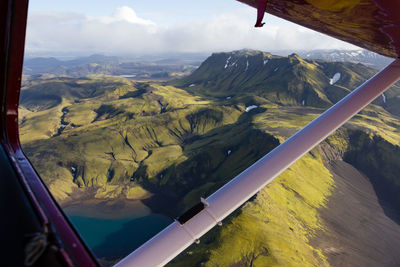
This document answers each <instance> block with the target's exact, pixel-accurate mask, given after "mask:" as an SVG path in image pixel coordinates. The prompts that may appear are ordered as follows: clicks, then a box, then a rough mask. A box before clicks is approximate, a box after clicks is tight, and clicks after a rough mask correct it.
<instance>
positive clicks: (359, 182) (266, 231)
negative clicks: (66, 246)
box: [19, 50, 400, 266]
mask: <svg viewBox="0 0 400 267" xmlns="http://www.w3.org/2000/svg"><path fill="white" fill-rule="evenodd" d="M374 73H375V70H373V69H370V68H368V67H365V66H364V65H362V64H355V63H348V62H326V61H322V60H308V59H307V60H306V59H303V58H301V57H299V56H298V55H296V54H292V55H290V56H288V57H281V56H275V55H272V54H269V53H265V52H260V51H253V50H240V51H233V52H229V53H214V54H213V55H211V56H210V57H209V58H207V59H206V60H205V61H204V62H203V63H202V64H201V65H200V67H199V68H198V69H196V70H195V71H194V72H193V73H191V74H190V75H188V76H186V77H184V78H182V79H178V80H174V81H169V82H156V81H146V82H144V81H141V82H136V81H133V80H129V79H126V78H123V77H116V76H110V75H88V76H86V77H83V78H71V77H53V78H49V79H40V78H33V79H32V80H31V81H30V82H29V83H27V84H26V85H25V87H24V88H23V90H22V93H21V105H20V112H19V116H20V138H21V141H22V143H23V148H24V152H25V153H26V154H27V155H28V156H29V159H30V160H31V162H32V163H33V164H34V166H35V168H36V169H37V171H38V172H39V173H40V175H41V177H42V178H43V179H44V181H45V182H46V184H47V185H48V186H49V188H50V191H51V192H52V193H53V195H54V196H55V198H56V199H57V200H58V201H60V203H61V205H63V206H68V205H71V203H75V204H76V203H79V204H81V203H83V202H85V201H87V200H90V201H95V200H101V201H104V202H105V203H108V202H107V201H110V200H115V199H117V200H120V201H124V200H135V201H140V202H141V203H143V204H145V205H146V206H148V207H150V208H151V210H152V211H154V212H156V213H163V214H166V215H168V216H171V217H175V218H176V217H177V216H179V214H181V213H182V212H183V211H185V210H187V209H188V208H189V207H191V206H192V205H193V204H195V203H197V202H198V200H199V199H200V197H207V196H208V195H210V194H211V193H213V192H214V191H215V190H216V189H218V188H219V187H221V186H222V185H223V184H225V183H226V182H227V181H229V180H230V179H232V178H233V177H235V176H236V175H237V174H239V173H240V172H241V171H243V170H244V169H246V168H247V167H248V166H250V165H251V164H253V163H254V162H255V161H257V160H258V159H259V158H260V157H261V156H263V155H264V154H266V153H268V151H270V150H272V149H273V148H274V147H276V146H277V145H279V144H280V143H281V142H283V141H284V140H286V139H287V138H288V137H289V136H290V135H292V134H293V133H295V132H296V131H297V130H299V129H300V128H302V127H303V126H304V125H305V124H307V123H308V122H309V121H311V120H312V119H314V118H315V117H317V116H318V114H320V113H321V112H323V110H325V109H326V108H327V107H328V106H330V105H332V103H334V102H336V101H337V100H338V99H339V97H340V96H342V95H344V94H346V93H348V92H350V91H351V90H353V89H354V88H355V87H356V86H357V85H359V84H360V83H362V82H363V81H365V80H366V79H368V78H369V76H370V75H373V74H374ZM385 97H386V99H385V101H384V100H383V97H381V99H380V100H377V101H375V102H374V103H373V104H372V105H370V106H368V107H367V108H366V109H365V110H364V111H362V112H361V113H359V114H358V115H356V116H355V117H354V118H353V119H352V120H351V121H350V122H349V123H347V124H346V125H345V126H344V127H342V128H341V129H340V130H339V131H337V132H336V133H335V134H334V135H332V136H331V137H329V138H328V139H327V140H326V141H324V142H323V143H322V144H321V145H319V146H318V147H317V148H315V149H314V150H313V151H311V152H310V153H307V155H305V156H304V157H303V158H302V159H300V160H299V161H298V162H297V163H295V164H294V165H293V166H292V167H290V168H289V169H288V170H287V171H286V172H284V173H283V174H282V175H280V177H278V178H277V179H275V180H274V182H272V183H271V184H270V185H268V186H267V187H266V188H264V189H263V190H262V191H261V192H260V193H258V194H257V195H256V196H254V197H253V198H252V199H251V200H250V201H248V202H246V204H244V205H243V206H242V207H241V208H240V209H238V210H237V211H236V212H235V213H234V214H232V215H231V216H229V217H228V218H227V219H226V220H224V226H223V227H222V228H216V229H213V230H212V231H211V232H210V233H209V234H207V235H206V236H205V237H204V238H203V239H202V242H201V243H200V245H194V246H192V247H190V248H189V249H188V250H187V251H186V252H184V253H183V254H182V255H181V256H180V257H179V258H177V259H176V260H175V261H173V262H172V263H171V265H172V266H196V265H202V264H204V265H208V266H216V265H220V266H247V265H258V266H266V265H268V266H269V265H271V266H299V265H300V266H328V265H329V264H332V265H335V263H336V264H341V263H343V262H346V263H349V264H350V265H355V264H357V263H361V265H362V266H377V265H381V266H382V265H385V264H386V265H393V266H395V265H396V263H398V262H400V259H399V256H398V249H397V248H398V247H399V246H400V241H399V240H400V226H399V222H400V220H399V219H398V218H399V214H400V210H399V209H398V207H399V206H398V205H397V203H400V202H398V201H399V197H398V196H399V194H398V193H399V192H400V185H399V182H400V181H399V178H398V176H397V175H396V173H397V172H398V166H399V164H400V158H399V155H398V153H399V152H398V151H399V144H400V141H399V140H400V132H399V131H398V129H399V128H400V119H399V117H397V115H396V112H397V110H396V109H394V108H389V106H387V105H388V103H389V102H390V101H395V99H397V98H398V97H399V87H398V86H394V87H393V88H391V89H390V94H389V93H387V96H386V95H385ZM382 168H384V169H382ZM343 192H346V194H344V193H343ZM104 205H105V206H107V205H108V204H104ZM117 210H118V207H115V212H117ZM130 227H132V226H130ZM122 230H123V229H121V231H122ZM382 240H384V242H383V241H382ZM107 246H110V244H106V243H104V244H103V247H104V248H107ZM98 256H99V257H101V255H98ZM121 256H122V255H114V256H113V257H111V259H116V258H118V257H121Z"/></svg>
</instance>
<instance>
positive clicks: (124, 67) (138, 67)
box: [23, 54, 199, 79]
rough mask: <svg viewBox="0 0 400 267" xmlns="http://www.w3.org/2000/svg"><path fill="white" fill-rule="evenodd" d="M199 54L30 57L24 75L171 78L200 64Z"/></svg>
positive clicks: (186, 72)
mask: <svg viewBox="0 0 400 267" xmlns="http://www.w3.org/2000/svg"><path fill="white" fill-rule="evenodd" d="M198 58H199V55H188V56H187V57H186V58H183V59H177V58H175V57H174V55H171V56H170V57H154V58H151V59H136V60H132V59H124V58H120V57H115V56H104V55H99V54H94V55H91V56H88V57H78V58H75V59H72V60H59V59H56V58H52V57H51V58H28V59H26V60H25V61H24V68H23V73H24V75H27V76H31V75H34V77H38V76H41V75H42V76H43V77H46V76H50V77H52V76H68V77H75V78H76V77H84V76H86V75H90V74H109V75H122V76H126V77H132V78H136V79H148V78H153V79H157V78H163V79H168V78H170V79H171V77H176V76H179V75H183V74H188V73H190V72H191V71H192V70H193V69H194V68H195V67H196V66H197V64H199V59H198Z"/></svg>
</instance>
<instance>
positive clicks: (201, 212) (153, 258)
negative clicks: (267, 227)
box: [116, 59, 400, 267]
mask: <svg viewBox="0 0 400 267" xmlns="http://www.w3.org/2000/svg"><path fill="white" fill-rule="evenodd" d="M398 80H400V59H397V60H395V61H394V62H393V63H391V64H390V65H389V66H387V67H386V68H385V69H384V70H382V71H381V72H379V73H378V74H376V75H375V76H373V77H372V78H371V79H369V80H368V81H366V82H365V83H364V84H362V85H361V86H360V87H358V88H357V89H356V90H354V91H353V92H351V93H350V94H349V95H347V96H346V97H345V98H343V99H342V100H341V101H340V102H338V103H337V104H336V105H334V106H332V107H331V108H329V109H328V110H327V111H325V112H324V113H323V114H321V115H320V116H319V117H318V118H316V119H314V120H313V121H312V122H310V123H309V124H308V125H307V126H305V127H304V128H303V129H302V130H300V131H299V132H297V133H296V134H295V135H293V136H292V137H290V138H289V139H288V140H287V141H286V142H284V143H283V144H281V145H280V146H278V147H277V148H275V149H274V150H272V151H271V152H270V153H268V154H267V155H266V156H264V157H263V158H261V159H260V160H258V161H257V162H256V163H254V164H253V165H252V166H251V167H249V168H248V169H247V170H245V171H244V172H242V173H241V174H239V175H238V176H236V177H235V178H234V179H233V180H231V181H230V182H229V183H227V184H226V185H225V186H223V187H222V188H220V189H219V190H218V191H217V192H215V193H214V194H212V195H211V196H210V197H208V198H207V199H202V200H201V202H199V204H197V205H196V206H195V207H193V208H192V209H190V210H189V211H188V212H186V213H185V214H184V215H182V216H181V217H180V218H179V219H178V220H177V221H175V222H174V223H172V224H170V225H169V226H168V227H167V228H165V229H164V230H163V231H162V232H160V233H159V234H158V235H156V236H155V237H153V238H152V239H151V240H149V241H147V243H145V244H144V245H142V246H141V247H140V248H138V249H137V250H135V251H134V252H132V253H131V254H130V255H128V256H127V257H126V258H125V259H123V260H122V261H120V262H119V263H118V264H117V265H116V266H118V267H121V266H162V265H164V264H166V263H168V262H169V261H170V260H172V259H173V258H174V257H175V256H177V255H178V254H179V253H180V252H182V251H183V250H184V249H186V248H187V247H189V246H190V245H191V244H192V243H194V242H198V240H199V238H200V237H201V236H202V235H204V234H205V233H206V232H208V231H209V230H210V229H211V228H213V227H214V226H215V225H216V224H218V225H220V222H221V221H222V220H223V219H224V218H225V217H227V216H228V215H229V214H230V213H231V212H233V211H234V210H235V209H237V208H238V207H240V206H241V205H242V204H243V203H244V202H245V201H247V200H248V199H249V198H251V197H252V196H253V195H255V194H256V193H257V192H258V191H259V190H261V189H262V188H263V187H264V186H266V185H267V184H268V183H269V182H271V181H272V180H273V179H274V178H275V177H277V176H278V175H279V174H280V173H282V172H283V171H284V170H286V169H287V168H288V167H289V166H290V165H292V164H293V163H294V162H295V161H297V160H298V159H300V158H301V157H302V156H303V155H304V154H306V153H307V152H308V151H310V150H311V149H312V148H314V147H315V146H316V145H318V144H319V143H320V142H321V141H322V140H324V139H325V138H326V137H328V136H329V135H330V134H331V133H332V132H333V131H335V130H336V129H338V128H339V127H340V126H342V125H343V124H344V123H345V122H346V121H348V120H349V119H350V118H351V117H353V116H354V115H355V114H357V113H358V112H359V111H361V110H362V109H363V108H364V107H365V106H366V105H368V104H369V103H371V102H372V101H373V100H374V99H375V98H376V97H378V96H380V95H381V94H382V93H383V92H384V91H385V90H386V89H387V88H389V87H390V86H391V85H393V84H394V83H395V82H396V81H398Z"/></svg>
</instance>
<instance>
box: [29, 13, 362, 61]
mask: <svg viewBox="0 0 400 267" xmlns="http://www.w3.org/2000/svg"><path fill="white" fill-rule="evenodd" d="M254 20H255V11H254V10H253V9H251V8H248V7H244V8H243V9H239V10H238V11H237V12H235V13H231V14H224V13H221V14H220V15H217V16H214V17H212V18H210V19H208V20H204V19H202V20H199V21H196V22H194V23H193V22H192V23H185V22H184V21H183V22H182V23H180V24H173V25H159V24H156V23H154V22H153V21H152V20H151V19H147V18H141V17H140V16H138V15H137V14H136V12H135V11H134V10H133V9H132V8H130V7H127V6H124V7H119V8H117V9H116V10H115V11H114V12H113V13H112V15H110V16H102V17H88V16H85V15H82V14H75V13H41V14H39V13H34V14H30V16H29V19H28V32H27V51H28V52H33V53H34V52H40V51H57V52H61V51H62V52H71V53H78V52H79V53H87V54H90V53H108V54H143V53H145V54H149V53H163V52H212V51H229V50H235V49H242V48H253V49H260V50H264V51H268V50H277V49H288V50H291V49H293V50H294V49H324V48H354V47H353V46H351V45H349V44H346V43H344V42H341V41H338V40H335V39H333V38H329V37H326V36H323V35H322V34H319V33H316V32H313V31H310V30H305V28H302V27H300V26H297V25H295V24H293V23H289V22H288V23H283V22H282V21H281V20H278V19H277V18H275V17H272V16H270V15H267V17H266V19H265V22H266V25H265V26H264V27H263V28H261V29H260V28H254V27H253V24H254Z"/></svg>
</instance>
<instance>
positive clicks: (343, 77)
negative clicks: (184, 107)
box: [172, 50, 400, 115]
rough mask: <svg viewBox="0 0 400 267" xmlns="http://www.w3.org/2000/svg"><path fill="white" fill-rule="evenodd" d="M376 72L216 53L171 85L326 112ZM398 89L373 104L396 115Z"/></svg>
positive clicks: (250, 52)
mask: <svg viewBox="0 0 400 267" xmlns="http://www.w3.org/2000/svg"><path fill="white" fill-rule="evenodd" d="M375 73H376V71H375V70H373V69H370V68H368V67H366V66H364V65H362V64H354V63H349V62H326V61H321V60H305V59H302V58H301V57H299V56H298V55H296V54H291V55H289V56H288V57H280V56H273V55H271V54H269V53H265V52H261V51H254V50H240V51H234V52H229V53H216V54H213V55H212V56H210V57H209V58H208V59H207V60H205V61H204V62H203V63H202V64H201V65H200V67H199V68H198V69H197V70H196V71H195V72H193V74H191V75H189V76H187V77H185V78H183V79H180V80H178V81H176V82H173V83H172V85H175V86H178V87H181V88H185V89H186V90H188V91H189V92H192V93H195V94H201V95H205V96H212V97H220V98H226V97H233V96H236V95H241V96H245V95H247V96H257V97H261V98H262V99H267V100H269V101H271V102H273V103H276V104H278V105H285V106H287V105H303V106H311V107H324V108H326V107H329V106H331V105H332V104H334V103H336V102H337V101H338V100H340V99H342V98H343V97H344V96H345V95H346V94H348V93H349V92H350V91H351V90H353V89H354V88H356V87H357V86H359V85H360V84H362V82H364V81H365V80H367V79H368V78H369V77H371V76H372V75H373V74H375ZM399 93H400V83H398V84H397V85H396V86H394V87H393V88H392V89H391V90H389V91H388V92H387V93H386V94H385V95H384V96H383V97H382V99H378V100H377V101H376V103H377V104H381V105H383V106H384V107H385V108H386V109H387V110H389V111H391V112H393V113H395V114H397V115H399V114H400V113H398V107H399V105H398V104H400V103H399V102H398V97H399Z"/></svg>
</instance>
